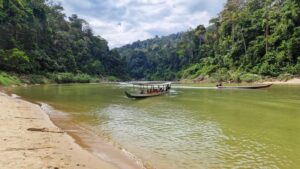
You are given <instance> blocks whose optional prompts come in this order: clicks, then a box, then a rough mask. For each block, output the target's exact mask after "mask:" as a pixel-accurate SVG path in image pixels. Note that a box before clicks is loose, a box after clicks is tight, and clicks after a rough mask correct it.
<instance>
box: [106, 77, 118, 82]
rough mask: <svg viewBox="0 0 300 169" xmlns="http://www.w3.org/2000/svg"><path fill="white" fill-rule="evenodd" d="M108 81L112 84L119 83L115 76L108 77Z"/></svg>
mask: <svg viewBox="0 0 300 169" xmlns="http://www.w3.org/2000/svg"><path fill="white" fill-rule="evenodd" d="M107 80H108V81H110V82H117V81H118V78H116V77H115V76H108V77H107Z"/></svg>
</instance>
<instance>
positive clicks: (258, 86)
mask: <svg viewBox="0 0 300 169" xmlns="http://www.w3.org/2000/svg"><path fill="white" fill-rule="evenodd" d="M272 85H273V84H258V85H251V86H222V85H219V86H217V88H219V89H262V88H268V87H271V86H272Z"/></svg>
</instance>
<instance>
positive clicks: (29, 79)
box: [21, 74, 50, 84]
mask: <svg viewBox="0 0 300 169" xmlns="http://www.w3.org/2000/svg"><path fill="white" fill-rule="evenodd" d="M21 79H22V82H23V83H28V84H48V83H50V82H49V80H48V79H47V78H46V77H45V76H43V75H33V74H32V75H26V76H22V77H21Z"/></svg>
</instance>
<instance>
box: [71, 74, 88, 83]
mask: <svg viewBox="0 0 300 169" xmlns="http://www.w3.org/2000/svg"><path fill="white" fill-rule="evenodd" d="M73 80H74V82H76V83H90V82H91V81H92V77H91V76H90V75H88V74H77V75H75V76H74V79H73Z"/></svg>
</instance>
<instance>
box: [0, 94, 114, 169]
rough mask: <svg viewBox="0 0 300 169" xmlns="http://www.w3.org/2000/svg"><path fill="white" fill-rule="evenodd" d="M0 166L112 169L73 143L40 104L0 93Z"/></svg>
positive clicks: (39, 168) (37, 168)
mask: <svg viewBox="0 0 300 169" xmlns="http://www.w3.org/2000/svg"><path fill="white" fill-rule="evenodd" d="M0 131H1V136H0V147H1V148H0V151H1V153H0V168H1V169H8V168H14V169H75V168H78V169H81V168H88V169H100V168H101V169H115V168H117V167H115V166H114V165H112V164H109V163H107V162H105V161H103V160H101V159H100V158H98V157H96V156H94V155H93V154H92V153H90V152H88V151H86V150H85V149H83V148H81V147H80V146H79V145H77V144H76V143H75V142H74V140H73V138H72V137H71V136H69V135H68V134H66V133H65V132H62V131H61V130H60V129H59V128H58V127H56V126H55V125H54V124H53V123H52V122H51V121H50V119H49V117H48V115H47V114H46V113H45V112H44V111H43V110H42V109H41V108H40V106H38V105H35V104H32V103H29V102H26V101H24V100H21V99H18V98H14V97H10V96H8V95H6V94H3V93H0Z"/></svg>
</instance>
